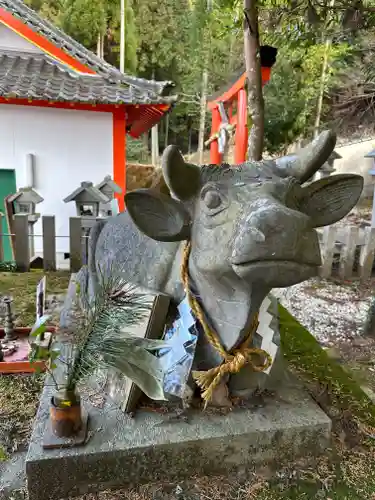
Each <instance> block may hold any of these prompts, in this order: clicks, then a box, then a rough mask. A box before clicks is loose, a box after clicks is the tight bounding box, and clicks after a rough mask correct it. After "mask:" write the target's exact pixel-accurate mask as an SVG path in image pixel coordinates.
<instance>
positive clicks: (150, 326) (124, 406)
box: [107, 294, 170, 413]
mask: <svg viewBox="0 0 375 500" xmlns="http://www.w3.org/2000/svg"><path fill="white" fill-rule="evenodd" d="M150 302H152V308H151V311H150V312H149V314H147V317H146V319H145V321H144V322H143V323H141V324H138V325H136V326H135V327H133V328H131V329H130V330H129V331H128V333H129V334H130V335H134V336H136V337H140V338H145V339H161V338H162V336H163V332H164V326H165V322H166V318H167V314H168V309H169V304H170V298H169V297H167V296H166V295H151V294H150ZM124 355H125V356H126V354H125V353H124ZM108 379H109V380H108V385H107V387H108V392H109V396H110V397H111V399H112V400H113V401H114V402H115V403H117V404H119V405H120V407H121V410H122V411H124V412H126V413H132V412H134V411H135V408H136V406H137V403H138V401H139V398H140V397H141V395H142V391H141V389H139V387H137V386H136V385H135V384H134V383H133V382H132V381H131V380H130V379H129V378H128V377H124V376H122V377H120V378H119V376H118V375H115V374H114V373H110V374H108Z"/></svg>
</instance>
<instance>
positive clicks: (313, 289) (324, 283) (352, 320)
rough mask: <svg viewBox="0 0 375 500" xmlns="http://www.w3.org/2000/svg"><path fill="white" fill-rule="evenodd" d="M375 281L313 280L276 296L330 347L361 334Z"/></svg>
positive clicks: (280, 291) (286, 289)
mask: <svg viewBox="0 0 375 500" xmlns="http://www.w3.org/2000/svg"><path fill="white" fill-rule="evenodd" d="M374 290H375V279H372V280H369V281H368V282H366V283H360V282H358V281H353V282H345V283H342V282H341V283H339V282H335V281H328V280H322V279H318V278H316V279H311V280H309V281H306V282H304V283H300V284H298V285H294V286H292V287H289V288H284V289H281V288H279V289H274V290H273V293H274V294H275V295H276V296H277V297H278V298H279V299H280V302H281V303H282V305H283V306H284V307H286V308H287V309H288V310H289V311H290V312H291V313H292V314H293V316H295V317H296V318H297V319H298V321H299V322H300V323H301V324H302V325H303V326H304V327H306V328H307V329H308V330H309V331H310V333H312V334H313V335H314V336H315V337H316V339H317V340H318V341H319V342H320V343H321V344H322V345H323V346H327V347H332V346H333V345H334V344H335V343H337V342H342V341H344V342H350V341H351V340H353V338H354V337H357V336H359V335H361V333H362V329H363V325H364V322H365V319H366V315H367V311H368V308H369V305H370V302H371V297H372V296H373V294H374Z"/></svg>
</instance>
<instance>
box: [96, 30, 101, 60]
mask: <svg viewBox="0 0 375 500" xmlns="http://www.w3.org/2000/svg"><path fill="white" fill-rule="evenodd" d="M96 54H97V56H98V57H102V35H101V33H100V32H99V33H98V41H97V44H96Z"/></svg>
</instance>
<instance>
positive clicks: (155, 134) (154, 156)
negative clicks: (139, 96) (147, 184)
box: [151, 71, 159, 166]
mask: <svg viewBox="0 0 375 500" xmlns="http://www.w3.org/2000/svg"><path fill="white" fill-rule="evenodd" d="M152 79H153V80H155V71H153V72H152ZM151 162H152V164H153V165H154V166H157V165H158V164H159V127H158V125H154V126H153V127H152V129H151Z"/></svg>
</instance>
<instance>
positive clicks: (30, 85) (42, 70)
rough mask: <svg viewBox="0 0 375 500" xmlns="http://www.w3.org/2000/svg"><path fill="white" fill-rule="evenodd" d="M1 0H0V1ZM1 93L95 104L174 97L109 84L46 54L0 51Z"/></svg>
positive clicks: (132, 87)
mask: <svg viewBox="0 0 375 500" xmlns="http://www.w3.org/2000/svg"><path fill="white" fill-rule="evenodd" d="M0 1H1V0H0ZM0 96H1V97H6V98H12V97H16V98H20V99H40V100H50V101H65V102H79V103H98V104H151V103H152V104H157V103H160V104H164V103H168V104H171V103H172V102H174V101H175V97H173V96H171V97H168V96H165V97H163V96H160V95H156V94H153V93H152V94H151V93H150V92H149V91H148V90H146V89H145V88H142V87H138V86H133V85H124V84H121V83H110V82H109V81H108V80H107V79H106V78H105V77H103V76H99V75H85V74H82V73H77V72H76V71H74V70H71V69H69V68H68V67H67V66H65V65H63V64H60V63H58V62H57V61H55V59H53V58H52V57H50V56H48V55H45V54H31V53H23V52H15V51H9V50H8V51H5V50H0Z"/></svg>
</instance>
